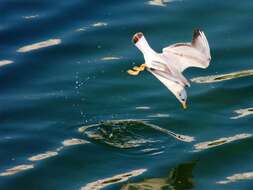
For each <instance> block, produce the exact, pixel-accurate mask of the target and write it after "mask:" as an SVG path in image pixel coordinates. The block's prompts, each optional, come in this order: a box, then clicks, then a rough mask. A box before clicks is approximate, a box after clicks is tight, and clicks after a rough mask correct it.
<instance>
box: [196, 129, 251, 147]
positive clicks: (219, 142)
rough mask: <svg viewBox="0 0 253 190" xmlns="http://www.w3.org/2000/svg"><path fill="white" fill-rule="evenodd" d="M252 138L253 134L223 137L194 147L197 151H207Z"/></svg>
mask: <svg viewBox="0 0 253 190" xmlns="http://www.w3.org/2000/svg"><path fill="white" fill-rule="evenodd" d="M251 136H252V134H248V133H242V134H237V135H235V136H232V137H223V138H220V139H217V140H213V141H206V142H202V143H198V144H195V145H194V148H195V150H196V151H200V150H205V149H209V148H213V147H216V146H221V145H223V144H227V143H230V142H233V141H237V140H242V139H246V138H249V137H251Z"/></svg>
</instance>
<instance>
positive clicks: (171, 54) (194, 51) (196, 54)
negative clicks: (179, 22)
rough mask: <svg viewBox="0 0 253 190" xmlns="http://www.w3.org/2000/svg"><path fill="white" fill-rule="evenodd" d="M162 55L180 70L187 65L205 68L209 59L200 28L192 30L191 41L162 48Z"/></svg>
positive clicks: (204, 38) (206, 43)
mask: <svg viewBox="0 0 253 190" xmlns="http://www.w3.org/2000/svg"><path fill="white" fill-rule="evenodd" d="M162 55H163V56H164V57H165V58H166V59H168V61H173V62H174V63H176V64H177V65H175V66H176V67H177V68H179V71H181V72H182V71H184V70H185V69H187V68H188V67H200V68H207V67H208V66H209V63H210V60H211V55H210V48H209V45H208V41H207V39H206V36H205V34H204V32H202V31H200V30H194V33H193V39H192V42H191V43H177V44H173V45H171V46H169V47H166V48H164V49H163V53H162Z"/></svg>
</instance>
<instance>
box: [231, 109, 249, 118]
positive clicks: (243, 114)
mask: <svg viewBox="0 0 253 190" xmlns="http://www.w3.org/2000/svg"><path fill="white" fill-rule="evenodd" d="M235 113H237V114H238V115H237V116H233V117H230V119H239V118H242V117H246V116H248V115H252V114H253V108H245V109H239V110H235Z"/></svg>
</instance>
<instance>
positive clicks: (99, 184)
mask: <svg viewBox="0 0 253 190" xmlns="http://www.w3.org/2000/svg"><path fill="white" fill-rule="evenodd" d="M146 171H147V169H138V170H133V171H131V172H127V173H122V174H118V175H115V176H112V177H109V178H105V179H100V180H97V181H94V182H91V183H88V184H87V185H85V186H84V187H82V188H81V190H100V189H102V188H105V187H107V186H110V185H113V184H116V183H121V182H124V181H127V180H128V179H129V178H131V177H135V176H138V175H141V174H143V173H144V172H146Z"/></svg>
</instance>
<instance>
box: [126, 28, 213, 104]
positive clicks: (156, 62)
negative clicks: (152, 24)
mask: <svg viewBox="0 0 253 190" xmlns="http://www.w3.org/2000/svg"><path fill="white" fill-rule="evenodd" d="M133 42H134V44H135V46H136V47H137V48H138V49H139V50H140V51H141V52H142V53H143V56H144V59H145V63H144V64H142V65H141V66H139V67H134V68H133V70H128V73H129V74H130V75H138V74H139V72H140V71H143V70H145V68H146V69H147V70H148V71H149V72H151V73H152V74H153V75H154V76H155V77H156V78H158V79H159V80H160V81H161V82H162V83H163V84H164V85H165V86H166V87H167V88H168V89H169V90H170V91H171V92H172V93H173V94H174V95H175V96H176V98H177V99H178V100H179V102H180V103H181V104H182V106H183V108H184V109H185V108H186V107H187V106H186V101H187V94H186V91H185V87H189V86H190V83H189V82H188V80H187V79H186V78H185V77H184V76H183V74H182V72H183V71H184V70H185V69H187V68H188V67H199V68H203V69H204V68H207V67H208V66H209V63H210V60H211V55H210V48H209V45H208V41H207V39H206V36H205V34H204V32H203V31H201V30H199V29H197V30H194V32H193V38H192V42H191V43H176V44H173V45H170V46H168V47H166V48H163V52H162V53H157V52H155V51H154V50H153V49H152V48H151V47H150V46H149V44H148V42H147V40H146V39H145V37H144V35H143V34H142V33H141V32H139V33H136V34H135V35H134V36H133Z"/></svg>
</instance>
